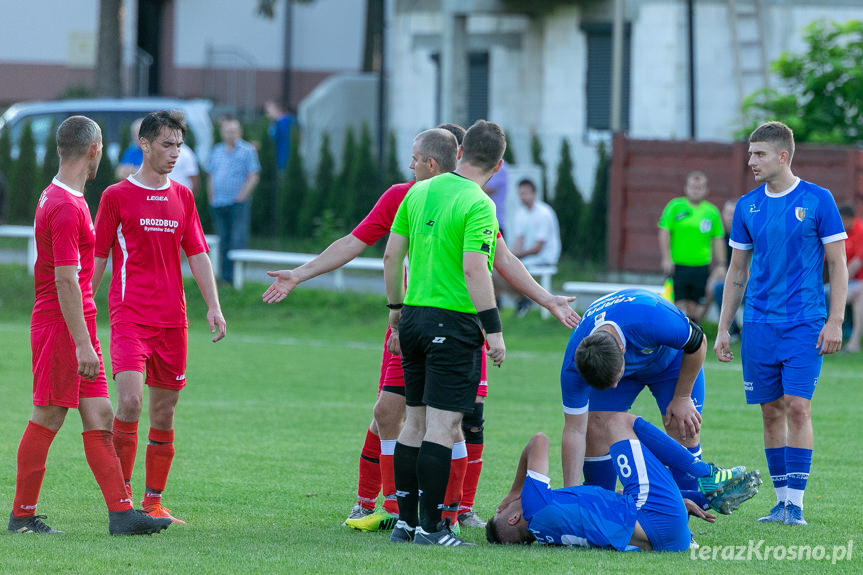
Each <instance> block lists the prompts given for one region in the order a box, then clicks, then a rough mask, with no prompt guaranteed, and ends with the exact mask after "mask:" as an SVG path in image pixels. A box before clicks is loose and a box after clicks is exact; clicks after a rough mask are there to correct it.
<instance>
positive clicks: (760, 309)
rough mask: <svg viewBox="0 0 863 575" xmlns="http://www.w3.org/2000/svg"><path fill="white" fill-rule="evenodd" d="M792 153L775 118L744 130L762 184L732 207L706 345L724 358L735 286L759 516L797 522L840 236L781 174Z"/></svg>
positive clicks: (814, 198) (834, 321) (837, 316)
mask: <svg viewBox="0 0 863 575" xmlns="http://www.w3.org/2000/svg"><path fill="white" fill-rule="evenodd" d="M793 155H794V134H793V133H792V131H791V129H790V128H789V127H788V126H786V125H785V124H782V123H780V122H768V123H766V124H762V125H761V126H759V127H758V128H757V129H756V130H755V131H754V132H752V134H751V135H750V136H749V166H750V167H751V168H752V172H753V174H755V181H756V182H759V183H761V184H762V185H760V186H759V187H757V188H755V189H754V190H752V191H751V192H749V193H748V194H745V195H744V196H742V197H741V198H740V199H739V200H738V201H737V206H736V207H735V209H734V220H733V223H732V225H731V238H730V240H729V242H728V243H729V245H731V247H732V248H733V250H732V254H731V263H730V265H729V266H728V274H727V276H726V279H725V292H724V294H723V296H722V310H721V312H720V317H719V333H718V334H717V336H716V343H715V344H714V346H713V351H714V352H715V353H716V357H717V358H718V359H719V361H723V362H728V361H731V360H732V359H733V358H734V356H733V355H732V353H731V349H730V344H729V337H730V336H729V334H728V329H729V326H730V325H731V321H732V320H733V319H734V314H735V313H736V311H737V308H738V307H739V306H740V303H741V300H742V299H743V296H744V294H745V295H746V306H745V307H744V311H743V325H744V328H743V337H742V340H741V346H740V355H741V357H742V360H743V389H744V391H745V393H746V402H747V403H749V404H759V405H761V417H762V421H763V424H764V452H765V455H766V457H767V467H768V469H769V470H770V477H771V479H772V480H773V487H774V489H775V490H776V499H777V503H776V506H775V507H774V508H773V509H772V510H771V511H770V513H768V514H767V515H766V516H764V517H762V518H761V519H759V521H761V522H775V523H786V524H790V525H806V521H805V520H804V519H803V493H804V490H805V489H806V481H807V479H808V478H809V469H810V466H811V462H812V445H813V433H812V418H811V402H812V395H813V394H814V392H815V385H816V384H817V383H818V377H819V375H820V373H821V360H822V356H823V355H825V354H830V353H836V352H837V351H839V349H840V347H841V345H842V321H843V318H844V315H845V297H846V294H847V291H848V269H847V267H846V264H845V238H846V237H847V235H846V234H845V229H844V227H843V225H842V218H841V217H840V215H839V210H838V208H837V207H836V202H835V201H834V200H833V196H832V195H831V194H830V192H829V191H828V190H826V189H824V188H822V187H819V186H816V185H815V184H812V183H810V182H806V181H803V180H801V179H800V178H798V177H796V176H795V175H794V174H793V173H792V172H791V159H792V157H793ZM825 259H826V261H827V268H828V275H829V278H830V310H829V314H828V313H827V309H826V306H825V303H824V287H823V283H822V277H823V276H822V273H823V272H822V270H823V266H824V262H825Z"/></svg>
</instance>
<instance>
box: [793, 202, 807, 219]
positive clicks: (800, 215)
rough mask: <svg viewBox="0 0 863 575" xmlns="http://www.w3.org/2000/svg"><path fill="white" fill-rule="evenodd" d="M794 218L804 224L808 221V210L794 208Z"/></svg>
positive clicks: (798, 207)
mask: <svg viewBox="0 0 863 575" xmlns="http://www.w3.org/2000/svg"><path fill="white" fill-rule="evenodd" d="M794 216H795V217H796V218H797V220H798V221H801V222H802V221H803V220H805V219H806V208H803V207H800V206H797V207H796V208H794Z"/></svg>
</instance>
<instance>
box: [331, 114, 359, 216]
mask: <svg viewBox="0 0 863 575" xmlns="http://www.w3.org/2000/svg"><path fill="white" fill-rule="evenodd" d="M356 147H357V142H356V138H355V137H354V127H353V126H348V127H347V128H346V130H345V144H344V147H343V148H342V170H341V172H339V176H338V180H337V183H336V189H335V190H334V192H335V193H333V194H330V196H329V198H327V208H328V209H330V210H332V212H333V214H337V217H338V215H341V216H345V217H348V218H349V217H350V214H352V213H353V209H354V198H353V191H352V190H353V187H354V182H353V180H352V179H351V178H352V177H353V175H354V169H353V166H354V160H355V158H356Z"/></svg>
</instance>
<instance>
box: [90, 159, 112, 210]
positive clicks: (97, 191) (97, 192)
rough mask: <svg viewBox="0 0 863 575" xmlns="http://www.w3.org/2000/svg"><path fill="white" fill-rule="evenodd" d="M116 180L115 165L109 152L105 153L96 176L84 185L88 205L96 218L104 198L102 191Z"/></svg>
mask: <svg viewBox="0 0 863 575" xmlns="http://www.w3.org/2000/svg"><path fill="white" fill-rule="evenodd" d="M115 181H116V180H115V177H114V165H113V164H112V163H111V158H110V157H109V156H108V154H107V153H103V154H102V161H101V162H99V170H98V171H97V172H96V177H95V178H93V179H92V180H90V181H88V182H87V184H86V185H85V186H84V197H85V198H86V199H87V205H88V206H90V214H91V215H92V216H93V218H94V219H95V218H96V211H97V210H98V209H99V200H100V199H102V192H104V191H105V188H107V187H108V186H110V185H111V184H113V183H114V182H115Z"/></svg>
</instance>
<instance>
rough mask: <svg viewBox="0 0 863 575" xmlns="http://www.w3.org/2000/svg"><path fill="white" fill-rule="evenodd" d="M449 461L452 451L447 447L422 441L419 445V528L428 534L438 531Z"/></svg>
mask: <svg viewBox="0 0 863 575" xmlns="http://www.w3.org/2000/svg"><path fill="white" fill-rule="evenodd" d="M451 460H452V449H451V448H449V447H446V446H444V445H441V444H439V443H432V442H430V441H423V442H422V444H421V445H420V449H419V455H418V457H417V479H418V483H419V490H420V526H421V527H422V528H423V530H425V531H426V532H428V533H434V532H436V531H437V530H438V525H439V523H440V520H441V507H443V500H444V495H446V486H447V480H448V479H449V470H450V462H451Z"/></svg>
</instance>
